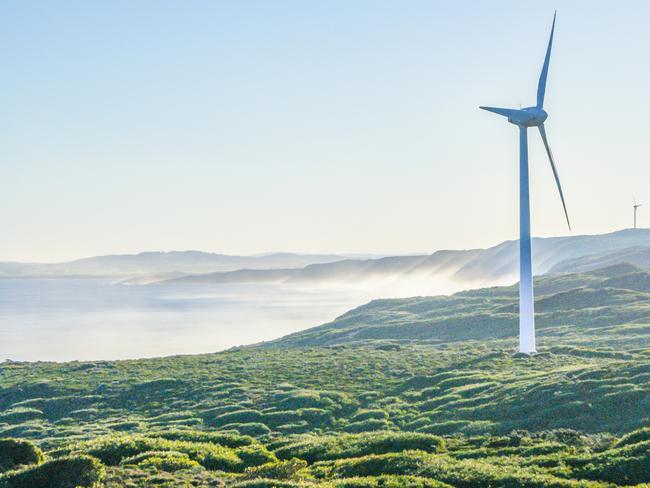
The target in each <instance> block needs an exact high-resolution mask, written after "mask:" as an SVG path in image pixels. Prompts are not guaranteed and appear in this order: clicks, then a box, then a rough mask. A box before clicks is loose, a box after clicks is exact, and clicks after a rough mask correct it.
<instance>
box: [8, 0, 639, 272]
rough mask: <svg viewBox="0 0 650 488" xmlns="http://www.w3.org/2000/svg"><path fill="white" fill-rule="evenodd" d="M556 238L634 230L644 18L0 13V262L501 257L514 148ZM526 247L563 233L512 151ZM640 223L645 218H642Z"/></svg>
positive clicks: (210, 10)
mask: <svg viewBox="0 0 650 488" xmlns="http://www.w3.org/2000/svg"><path fill="white" fill-rule="evenodd" d="M554 8H557V9H558V21H557V30H556V40H555V46H554V52H553V56H552V59H551V68H550V72H549V81H548V88H547V95H546V108H547V110H548V112H549V113H550V118H549V120H548V122H547V132H548V137H549V140H550V143H551V147H552V148H553V150H554V153H555V156H556V160H557V164H558V167H559V171H560V175H561V177H562V182H563V186H564V190H565V194H566V197H567V205H568V208H569V212H570V215H571V218H572V221H573V224H574V233H576V234H577V233H596V232H605V231H610V230H615V229H619V228H623V227H629V226H630V224H631V217H632V209H631V203H632V201H631V200H632V194H633V193H634V194H636V196H637V199H639V200H640V201H642V202H647V204H648V206H647V208H646V207H642V208H641V209H640V210H639V222H640V224H641V225H644V224H647V225H649V226H650V184H649V182H650V165H649V164H648V163H649V161H648V149H647V146H648V144H649V143H648V136H647V132H648V126H649V125H650V123H649V122H648V114H649V113H650V95H649V93H650V91H649V87H650V67H649V66H650V63H649V62H648V56H647V50H648V46H650V33H649V32H648V29H647V24H648V19H650V6H649V4H648V3H647V2H645V1H636V2H633V1H627V2H616V3H614V2H603V1H601V2H597V1H557V2H535V3H533V2H521V1H490V2H487V1H485V2H475V1H464V2H462V1H453V2H452V1H447V2H434V1H408V2H377V1H347V0H346V1H330V2H304V1H276V2H270V1H258V2H254V1H241V2H236V1H231V2H225V1H223V2H217V1H204V2H202V1H191V2H183V1H161V0H156V1H153V0H152V1H145V0H141V1H137V2H133V1H110V2H100V1H93V2H89V1H76V2H75V1H58V2H53V1H24V0H20V1H18V0H7V1H4V2H2V3H1V4H0V70H1V72H2V76H0V97H1V103H0V107H1V108H0V147H1V148H2V153H1V154H2V162H1V163H0V190H1V194H2V200H1V201H2V205H0V223H1V224H2V228H3V229H4V230H3V233H2V239H0V260H38V261H47V260H62V259H69V258H74V257H81V256H89V255H95V254H107V253H124V252H138V251H141V250H154V249H155V250H170V249H202V250H206V251H217V252H227V253H257V252H265V251H278V250H286V251H302V252H376V253H409V252H431V251H433V250H436V249H440V248H467V247H476V246H488V245H491V244H494V243H497V242H499V241H501V240H504V239H511V238H515V237H516V236H517V195H518V193H517V192H518V189H517V131H516V128H515V127H514V126H511V125H509V124H507V123H505V121H504V120H501V119H499V118H498V117H497V116H494V115H492V114H488V113H485V112H481V111H479V110H478V108H477V106H478V105H480V104H487V105H497V106H514V107H517V106H518V105H519V104H520V103H521V104H523V105H524V106H525V105H530V104H532V103H533V101H534V97H535V92H536V84H537V78H538V76H539V70H540V68H541V64H542V60H543V55H544V50H545V46H546V42H547V36H548V32H549V29H550V23H551V19H552V15H553V9H554ZM530 137H531V143H530V146H531V178H532V181H531V185H532V188H531V191H532V199H533V201H532V213H533V233H534V234H536V235H558V234H566V233H567V229H566V225H565V222H564V217H563V214H562V209H561V205H560V201H559V198H558V196H557V194H556V190H555V188H554V183H553V178H552V174H551V171H550V168H549V167H548V162H547V161H546V159H545V156H544V153H543V148H542V146H541V143H540V142H539V140H538V139H539V138H538V136H537V134H536V133H531V134H530ZM646 214H647V216H646Z"/></svg>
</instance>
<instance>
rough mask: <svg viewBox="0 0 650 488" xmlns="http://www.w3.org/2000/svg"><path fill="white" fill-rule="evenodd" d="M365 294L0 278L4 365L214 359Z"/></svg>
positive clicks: (332, 312)
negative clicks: (13, 362) (193, 356)
mask: <svg viewBox="0 0 650 488" xmlns="http://www.w3.org/2000/svg"><path fill="white" fill-rule="evenodd" d="M369 298H370V296H369V295H367V294H366V293H365V292H363V291H358V292H355V293H350V290H345V291H344V290H340V289H339V290H334V289H324V288H320V289H312V290H306V289H304V288H298V287H292V286H286V285H276V284H271V285H259V284H255V285H249V284H228V285H209V286H199V285H196V286H191V287H187V286H178V285H165V284H163V285H152V286H126V285H123V284H118V283H115V282H114V281H111V280H107V279H95V278H83V279H76V278H58V279H0V360H2V359H12V360H28V361H50V360H51V361H67V360H75V359H78V360H91V359H92V360H97V359H126V358H141V357H152V356H164V355H172V354H189V353H200V352H212V351H218V350H223V349H227V348H230V347H233V346H238V345H242V344H250V343H252V342H258V341H263V340H268V339H274V338H277V337H280V336H282V335H284V334H287V333H290V332H295V331H298V330H302V329H305V328H308V327H312V326H314V325H318V324H321V323H324V322H328V321H330V320H332V319H334V318H335V317H336V316H338V315H340V314H341V313H343V312H345V311H347V310H349V309H350V308H352V307H354V306H356V305H359V304H360V303H363V302H365V301H367V300H368V299H369Z"/></svg>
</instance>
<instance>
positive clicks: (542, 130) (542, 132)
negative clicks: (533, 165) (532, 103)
mask: <svg viewBox="0 0 650 488" xmlns="http://www.w3.org/2000/svg"><path fill="white" fill-rule="evenodd" d="M538 129H539V135H541V136H542V141H543V142H544V147H545V148H546V154H548V160H549V161H550V162H551V169H552V170H553V176H555V183H556V184H557V189H558V191H559V192H560V200H562V207H563V208H564V216H565V217H566V223H567V225H568V226H569V230H571V222H569V213H568V212H567V210H566V203H565V202H564V193H563V192H562V185H561V184H560V176H559V175H558V174H557V168H556V167H555V161H554V160H553V153H551V148H550V147H549V145H548V140H547V139H546V129H545V128H544V124H542V125H540V126H539V127H538Z"/></svg>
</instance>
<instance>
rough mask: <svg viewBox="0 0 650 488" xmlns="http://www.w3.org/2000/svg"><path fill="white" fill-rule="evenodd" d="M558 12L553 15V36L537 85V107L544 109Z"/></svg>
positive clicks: (549, 41) (549, 42) (549, 39)
mask: <svg viewBox="0 0 650 488" xmlns="http://www.w3.org/2000/svg"><path fill="white" fill-rule="evenodd" d="M556 16H557V11H556V12H555V13H554V14H553V26H552V27H551V36H550V37H549V38H548V47H547V48H546V57H545V58H544V66H542V72H541V74H540V75H539V83H538V84H537V106H538V107H539V108H542V107H543V106H544V93H545V92H546V77H547V76H548V63H549V61H550V60H551V47H552V46H553V32H555V17H556Z"/></svg>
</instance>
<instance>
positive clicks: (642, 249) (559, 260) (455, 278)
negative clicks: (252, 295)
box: [166, 229, 650, 286]
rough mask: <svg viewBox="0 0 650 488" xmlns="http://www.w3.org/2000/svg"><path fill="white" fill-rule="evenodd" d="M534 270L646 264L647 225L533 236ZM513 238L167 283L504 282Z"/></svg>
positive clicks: (510, 275)
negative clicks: (496, 242) (489, 243)
mask: <svg viewBox="0 0 650 488" xmlns="http://www.w3.org/2000/svg"><path fill="white" fill-rule="evenodd" d="M533 255H534V257H533V263H534V270H535V274H538V275H540V274H546V273H549V272H551V273H555V272H572V271H579V270H586V269H593V268H597V267H602V266H605V265H608V264H615V263H617V262H623V261H629V262H631V263H633V264H637V265H639V266H646V265H647V266H648V267H650V229H627V230H622V231H618V232H613V233H610V234H602V235H582V236H569V237H549V238H535V239H533ZM518 258H519V249H518V241H505V242H503V243H501V244H499V245H497V246H494V247H490V248H487V249H471V250H458V251H452V250H445V251H437V252H434V253H433V254H431V255H416V256H397V257H382V258H377V259H346V260H342V261H335V262H329V263H314V264H309V265H307V266H305V267H303V268H294V269H273V270H255V269H243V270H236V271H230V272H215V273H208V274H200V275H189V276H182V277H175V278H173V279H170V280H166V282H167V283H179V284H209V283H312V284H313V283H327V282H336V283H341V282H343V283H349V284H354V283H362V282H368V281H376V280H381V279H393V280H400V279H402V280H408V279H421V278H424V279H432V278H435V279H436V280H446V281H448V282H451V283H457V284H460V285H463V286H465V285H467V286H477V285H478V286H480V285H483V284H485V285H487V284H505V283H508V282H512V281H513V280H516V279H517V273H518V266H519V259H518Z"/></svg>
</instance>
